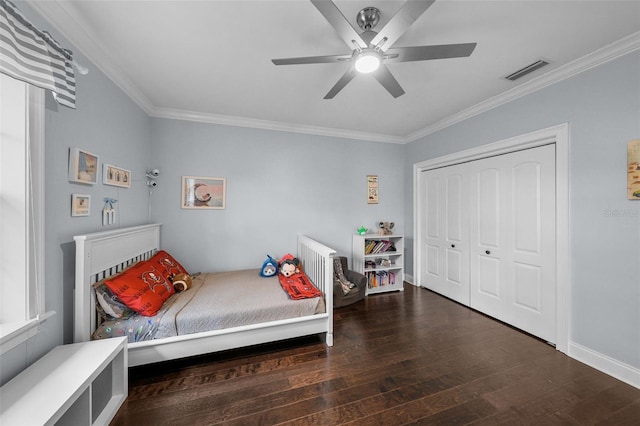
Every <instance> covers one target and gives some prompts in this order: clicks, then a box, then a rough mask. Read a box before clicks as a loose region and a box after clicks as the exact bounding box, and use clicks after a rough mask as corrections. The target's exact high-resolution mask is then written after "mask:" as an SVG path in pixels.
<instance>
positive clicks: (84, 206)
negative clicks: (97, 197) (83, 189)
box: [71, 194, 91, 216]
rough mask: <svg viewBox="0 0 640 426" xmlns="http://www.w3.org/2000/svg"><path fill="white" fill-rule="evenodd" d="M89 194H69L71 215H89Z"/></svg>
mask: <svg viewBox="0 0 640 426" xmlns="http://www.w3.org/2000/svg"><path fill="white" fill-rule="evenodd" d="M90 209H91V195H86V194H71V216H89V212H90Z"/></svg>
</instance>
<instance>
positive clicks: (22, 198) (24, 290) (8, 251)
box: [0, 74, 46, 353]
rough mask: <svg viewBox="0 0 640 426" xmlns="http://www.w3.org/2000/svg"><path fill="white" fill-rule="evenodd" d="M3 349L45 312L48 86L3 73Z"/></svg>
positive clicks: (16, 341) (0, 328)
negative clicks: (45, 168) (45, 143)
mask: <svg viewBox="0 0 640 426" xmlns="http://www.w3.org/2000/svg"><path fill="white" fill-rule="evenodd" d="M0 78H1V80H0V130H1V133H0V348H1V349H0V350H1V352H0V353H4V352H6V351H8V350H9V349H11V348H13V347H15V346H17V345H18V344H20V343H22V342H24V341H25V340H26V339H28V338H29V337H31V336H33V335H35V334H36V333H37V326H38V324H39V323H40V321H42V320H43V319H44V318H45V317H46V315H44V308H45V306H44V282H43V277H44V273H43V272H44V91H43V90H42V89H39V88H36V87H33V86H31V85H28V84H26V83H23V82H21V81H18V80H15V79H13V78H11V77H8V76H5V75H4V74H0Z"/></svg>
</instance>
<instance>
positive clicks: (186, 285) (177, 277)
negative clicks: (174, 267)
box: [171, 274, 193, 293]
mask: <svg viewBox="0 0 640 426" xmlns="http://www.w3.org/2000/svg"><path fill="white" fill-rule="evenodd" d="M171 282H172V283H173V288H174V289H175V290H176V293H180V292H181V291H186V290H188V289H190V288H191V285H192V284H193V279H192V278H191V275H189V274H174V275H172V276H171Z"/></svg>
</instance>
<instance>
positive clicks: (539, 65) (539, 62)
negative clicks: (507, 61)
mask: <svg viewBox="0 0 640 426" xmlns="http://www.w3.org/2000/svg"><path fill="white" fill-rule="evenodd" d="M546 65H549V62H547V61H545V60H543V59H538V60H537V61H535V62H534V63H532V64H529V65H527V66H526V67H524V68H521V69H519V70H518V71H516V72H514V73H512V74H509V75H508V76H506V77H505V78H506V79H507V80H511V81H516V80H517V79H519V78H522V77H524V76H525V75H527V74H529V73H532V72H534V71H535V70H539V69H540V68H542V67H544V66H546Z"/></svg>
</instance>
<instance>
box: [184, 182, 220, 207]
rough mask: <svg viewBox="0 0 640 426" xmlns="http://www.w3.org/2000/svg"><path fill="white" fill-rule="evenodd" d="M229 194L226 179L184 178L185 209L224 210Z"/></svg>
mask: <svg viewBox="0 0 640 426" xmlns="http://www.w3.org/2000/svg"><path fill="white" fill-rule="evenodd" d="M226 192H227V180H226V179H225V178H215V177H202V176H182V203H181V207H182V208H183V209H224V208H225V200H226Z"/></svg>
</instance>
